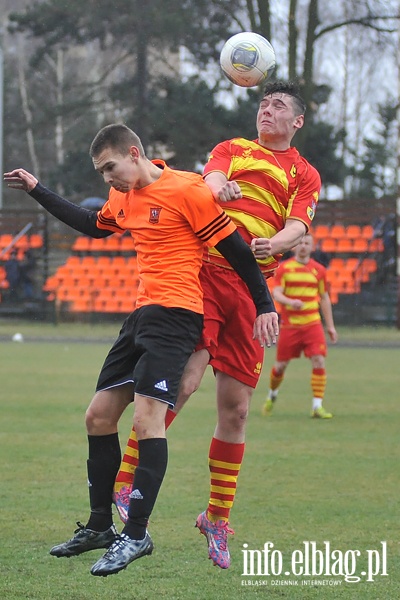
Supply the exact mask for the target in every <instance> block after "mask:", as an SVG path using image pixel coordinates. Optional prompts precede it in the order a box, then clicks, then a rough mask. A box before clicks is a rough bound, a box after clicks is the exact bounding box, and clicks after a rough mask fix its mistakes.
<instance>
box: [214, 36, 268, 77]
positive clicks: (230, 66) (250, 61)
mask: <svg viewBox="0 0 400 600" xmlns="http://www.w3.org/2000/svg"><path fill="white" fill-rule="evenodd" d="M219 62H220V65H221V69H222V70H223V72H224V73H225V75H226V76H227V78H228V79H229V80H230V81H232V83H234V84H235V85H240V86H241V87H254V86H256V85H259V84H260V83H262V82H263V81H265V80H266V79H267V78H268V77H269V76H270V75H271V74H272V72H273V70H274V69H275V64H276V60H275V51H274V49H273V47H272V46H271V44H270V43H269V41H268V40H266V39H265V38H264V37H262V35H259V34H258V33H253V32H252V31H244V32H242V33H237V34H236V35H234V36H232V37H231V38H229V40H227V41H226V42H225V44H224V47H223V48H222V50H221V55H220V59H219Z"/></svg>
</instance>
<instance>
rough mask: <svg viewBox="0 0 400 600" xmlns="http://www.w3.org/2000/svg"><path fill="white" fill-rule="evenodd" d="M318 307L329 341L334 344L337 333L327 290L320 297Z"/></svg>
mask: <svg viewBox="0 0 400 600" xmlns="http://www.w3.org/2000/svg"><path fill="white" fill-rule="evenodd" d="M319 305H320V309H321V313H322V317H323V319H324V323H325V327H326V331H327V332H328V335H329V337H330V339H331V341H332V342H333V343H334V344H336V342H337V339H338V334H337V331H336V329H335V323H334V321H333V312H332V303H331V299H330V296H329V294H328V292H324V293H323V294H322V295H321V298H320V304H319Z"/></svg>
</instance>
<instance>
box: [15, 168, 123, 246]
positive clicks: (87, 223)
mask: <svg viewBox="0 0 400 600" xmlns="http://www.w3.org/2000/svg"><path fill="white" fill-rule="evenodd" d="M4 181H5V182H6V183H7V185H8V187H10V188H14V189H18V190H23V191H25V192H27V193H28V194H29V195H30V196H32V198H34V199H35V200H36V201H37V202H38V203H39V204H40V205H41V206H43V208H45V209H46V210H47V212H49V213H50V214H51V215H53V216H54V217H56V218H57V219H58V220H59V221H62V222H63V223H65V224H66V225H69V226H70V227H72V228H73V229H75V230H76V231H79V232H80V233H84V234H86V235H90V236H91V237H95V238H102V237H107V236H109V235H112V233H113V232H112V231H108V230H106V229H99V228H98V227H97V211H95V210H88V209H87V208H83V207H82V206H78V205H77V204H74V203H73V202H70V201H69V200H66V199H65V198H62V197H61V196H59V195H58V194H56V193H55V192H53V191H51V190H49V189H47V188H46V187H44V186H43V185H42V184H41V183H39V181H38V180H37V179H36V177H35V176H34V175H32V174H31V173H29V172H28V171H25V169H14V170H13V171H10V172H9V173H4Z"/></svg>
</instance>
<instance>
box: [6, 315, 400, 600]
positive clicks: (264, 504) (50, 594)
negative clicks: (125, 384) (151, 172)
mask: <svg viewBox="0 0 400 600" xmlns="http://www.w3.org/2000/svg"><path fill="white" fill-rule="evenodd" d="M62 327H63V329H64V325H63V326H62ZM118 328H119V327H118V325H116V326H115V325H114V326H107V327H105V328H98V329H97V328H95V329H96V331H97V333H96V335H99V334H100V336H103V335H107V336H108V335H110V336H111V337H113V336H115V333H116V331H117V330H118ZM2 329H3V328H2ZM73 329H74V328H73V327H70V328H69V334H67V333H65V332H64V331H63V332H62V333H63V335H64V337H68V336H69V337H70V339H66V340H65V341H63V342H57V343H55V342H51V343H50V342H26V343H23V344H18V343H11V342H6V341H4V342H2V343H1V344H0V358H1V365H2V369H1V373H2V393H1V403H0V406H1V426H0V465H1V467H0V471H1V477H0V481H1V485H0V505H1V512H0V524H1V529H0V531H1V534H2V535H1V544H0V568H1V576H0V597H1V598H2V599H3V598H4V599H6V600H22V599H23V600H58V599H60V600H61V599H62V600H89V599H90V600H98V599H103V598H107V597H112V598H117V599H118V600H131V599H137V600H154V599H162V598H166V599H167V598H168V599H169V600H183V599H185V600H186V599H189V600H191V599H193V600H214V599H215V600H236V599H242V598H251V599H253V598H261V597H263V598H264V597H268V598H277V599H281V598H290V599H292V598H293V599H294V600H296V599H306V600H308V599H311V600H313V599H325V598H327V599H331V598H335V599H336V598H339V599H345V600H348V599H350V600H352V599H356V598H357V599H360V600H398V598H400V560H399V558H400V552H399V538H398V511H397V507H398V495H399V487H398V483H399V477H398V465H399V459H400V456H399V454H400V451H399V444H398V421H399V402H398V398H399V388H400V371H399V366H398V365H399V364H400V349H397V348H382V349H374V348H350V347H335V348H333V347H331V348H330V352H329V356H328V361H327V366H328V388H327V395H326V408H327V409H329V410H332V411H333V412H334V414H335V418H334V419H333V420H332V421H314V420H312V419H310V418H309V410H310V390H309V379H310V365H309V362H308V361H307V360H305V359H303V360H298V361H293V363H292V364H291V365H290V366H289V369H288V372H287V376H286V379H285V381H284V383H283V385H282V389H281V392H280V396H279V400H278V403H277V405H276V406H275V408H274V414H273V415H272V417H271V418H269V419H264V418H262V417H261V416H260V407H261V404H262V402H263V400H264V391H265V389H266V387H267V381H268V371H269V366H270V364H271V361H272V360H273V356H274V354H273V351H272V350H270V351H267V358H266V365H265V368H264V372H263V375H262V380H261V382H260V385H259V387H258V389H257V390H256V392H255V394H254V399H253V403H252V408H251V414H250V418H249V424H248V436H247V437H248V443H247V448H246V455H245V460H244V464H243V468H242V471H241V474H240V478H239V488H238V492H237V497H236V502H235V506H234V509H233V511H232V515H231V525H232V526H233V527H234V529H235V530H236V535H235V536H234V537H232V538H231V539H230V550H231V554H232V566H231V568H230V569H229V570H227V571H222V570H220V569H218V568H214V567H212V565H211V563H210V561H208V560H207V550H206V542H205V539H204V538H203V536H200V535H199V533H198V532H197V530H195V529H194V527H193V524H194V519H195V517H196V516H197V514H198V513H199V512H200V511H201V510H203V509H204V508H205V506H206V503H207V499H208V485H209V484H208V467H207V454H208V445H209V440H210V437H211V435H212V432H213V428H214V425H215V407H214V381H213V377H212V374H211V373H210V372H207V373H206V376H205V378H204V380H203V384H202V386H201V389H200V390H199V391H198V392H197V394H196V395H195V396H194V397H193V398H192V400H191V402H190V404H189V405H188V406H187V407H186V408H185V410H184V411H183V413H182V414H181V415H180V416H179V418H178V419H177V420H176V421H175V422H174V424H173V426H172V427H171V429H170V431H169V433H168V437H169V448H170V459H169V467H168V472H167V476H166V479H165V481H164V484H163V487H162V489H161V492H160V496H159V498H158V502H157V505H156V508H155V511H154V513H153V516H152V519H151V523H150V531H151V534H152V537H153V539H154V542H155V546H156V548H155V552H154V553H153V555H152V556H151V557H145V558H143V559H141V560H139V561H137V563H134V564H132V565H130V566H129V567H128V569H127V570H126V571H123V572H122V573H120V574H119V575H117V576H113V577H108V578H107V579H103V578H95V577H92V576H91V575H90V574H89V569H90V567H91V565H92V564H93V562H94V561H95V560H96V559H97V558H98V557H99V556H100V555H101V552H100V551H98V552H97V551H95V552H92V553H88V554H87V555H83V556H81V557H76V558H71V559H55V558H54V557H51V556H50V555H49V554H48V550H49V548H50V547H51V546H52V545H54V544H55V543H58V542H60V541H63V540H64V539H67V538H68V537H70V535H71V534H72V531H73V529H74V525H75V521H76V520H78V519H79V520H82V521H85V519H86V517H87V504H88V502H87V487H86V466H85V465H86V435H85V431H84V412H85V408H86V406H87V404H88V402H89V400H90V398H91V395H92V393H93V387H94V385H95V382H96V378H97V373H98V370H99V368H100V366H101V364H102V361H103V359H104V356H105V354H106V352H107V349H108V347H109V344H108V343H107V344H104V343H99V342H88V343H85V344H77V343H73V342H72V341H71V340H72V338H74V337H76V336H78V337H80V336H83V335H86V334H87V331H89V330H90V331H93V330H91V329H89V326H88V330H86V329H85V328H82V327H80V328H79V327H78V328H75V329H74V331H72V330H73ZM20 330H21V326H20V324H18V329H11V330H10V333H12V332H15V331H20ZM30 331H31V330H30ZM53 331H54V329H51V326H46V327H41V332H42V335H43V336H46V337H49V338H50V337H52V332H53ZM65 331H67V327H66V328H65ZM2 333H3V335H5V332H4V329H3V332H2ZM6 333H7V334H8V333H9V332H8V331H7V332H6ZM24 333H25V335H28V334H27V333H26V332H24ZM34 334H35V332H34V331H32V333H30V335H33V336H34ZM59 334H60V329H59V328H58V327H57V328H56V335H57V336H58V335H59ZM382 336H383V337H382V338H380V337H379V340H378V341H381V339H383V340H385V339H386V338H385V337H384V332H382ZM366 339H367V341H368V340H370V339H371V338H370V336H369V335H366ZM395 339H397V338H395ZM128 412H130V411H128ZM130 420H131V414H128V413H127V414H126V415H125V416H124V419H123V422H122V424H121V438H122V440H124V439H125V437H126V435H127V433H128V431H129V429H130ZM267 541H271V542H273V543H274V548H275V549H277V550H279V551H280V552H281V553H282V555H283V557H284V570H286V569H287V568H289V562H288V559H289V557H290V555H291V553H292V552H293V551H294V550H299V549H302V548H303V542H304V541H316V542H317V544H318V548H320V549H321V548H323V544H324V541H329V542H330V544H331V549H332V550H333V549H336V550H342V552H343V553H345V552H346V551H348V550H356V549H357V550H360V552H361V556H360V557H359V558H358V559H357V573H358V574H359V573H360V571H362V570H363V569H365V568H366V554H367V553H366V551H367V550H368V549H369V550H378V549H379V548H380V542H381V541H386V542H387V553H388V557H387V569H388V576H387V577H382V576H377V577H376V578H375V581H374V582H371V583H366V582H365V577H364V578H363V580H362V581H361V582H360V583H346V582H345V581H343V577H338V578H335V579H336V580H338V581H340V582H341V584H340V585H339V586H337V587H328V586H318V587H302V586H300V585H299V586H298V587H294V586H291V587H285V586H283V585H272V584H273V582H278V583H282V582H285V581H292V582H293V581H295V580H296V578H295V577H285V576H284V575H283V576H280V577H243V576H242V575H241V574H242V571H243V558H242V550H243V544H245V543H247V544H248V545H249V548H251V549H262V548H263V545H264V543H265V542H267ZM310 579H319V580H324V579H325V580H327V579H328V578H326V577H325V578H324V577H320V578H310V577H300V578H298V580H299V584H300V583H301V581H302V580H310ZM248 580H252V581H253V582H254V581H259V580H264V581H267V582H268V586H262V587H261V586H260V587H256V586H254V585H253V586H248V585H247V586H246V585H242V582H243V581H244V582H246V581H248Z"/></svg>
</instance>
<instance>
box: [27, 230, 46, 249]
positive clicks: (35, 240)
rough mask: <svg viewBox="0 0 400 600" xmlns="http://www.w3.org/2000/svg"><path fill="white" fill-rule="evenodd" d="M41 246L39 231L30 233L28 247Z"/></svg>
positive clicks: (41, 240)
mask: <svg viewBox="0 0 400 600" xmlns="http://www.w3.org/2000/svg"><path fill="white" fill-rule="evenodd" d="M42 246H43V237H42V236H41V235H40V234H39V233H32V235H30V236H29V247H30V248H33V249H35V248H41V247H42Z"/></svg>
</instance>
